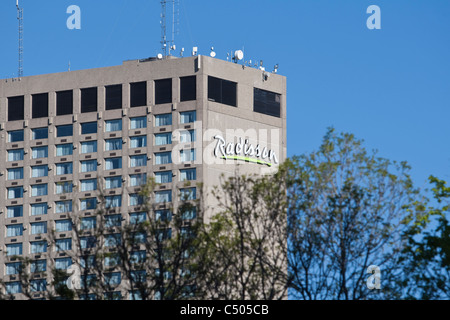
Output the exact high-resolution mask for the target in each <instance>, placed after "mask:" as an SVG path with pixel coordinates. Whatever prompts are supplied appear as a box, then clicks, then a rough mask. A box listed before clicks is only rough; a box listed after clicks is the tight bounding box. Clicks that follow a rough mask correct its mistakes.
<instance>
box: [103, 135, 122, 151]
mask: <svg viewBox="0 0 450 320" xmlns="http://www.w3.org/2000/svg"><path fill="white" fill-rule="evenodd" d="M115 150H122V138H119V139H107V140H105V151H115Z"/></svg>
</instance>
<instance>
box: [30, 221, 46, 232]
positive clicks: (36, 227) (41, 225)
mask: <svg viewBox="0 0 450 320" xmlns="http://www.w3.org/2000/svg"><path fill="white" fill-rule="evenodd" d="M42 233H47V222H35V223H31V234H42Z"/></svg>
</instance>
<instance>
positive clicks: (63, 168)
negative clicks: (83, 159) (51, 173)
mask: <svg viewBox="0 0 450 320" xmlns="http://www.w3.org/2000/svg"><path fill="white" fill-rule="evenodd" d="M72 173H73V164H72V162H63V163H57V164H56V175H62V174H72Z"/></svg>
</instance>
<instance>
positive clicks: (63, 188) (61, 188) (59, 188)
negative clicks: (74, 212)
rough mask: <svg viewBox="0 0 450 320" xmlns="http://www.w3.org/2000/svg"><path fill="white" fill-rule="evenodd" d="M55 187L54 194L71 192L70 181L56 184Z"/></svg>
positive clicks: (71, 185)
mask: <svg viewBox="0 0 450 320" xmlns="http://www.w3.org/2000/svg"><path fill="white" fill-rule="evenodd" d="M55 185H56V194H63V193H71V192H72V190H73V183H72V181H64V182H57V183H55Z"/></svg>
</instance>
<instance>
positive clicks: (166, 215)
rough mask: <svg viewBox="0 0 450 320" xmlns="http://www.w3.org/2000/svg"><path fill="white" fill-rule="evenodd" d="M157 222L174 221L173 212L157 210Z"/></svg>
mask: <svg viewBox="0 0 450 320" xmlns="http://www.w3.org/2000/svg"><path fill="white" fill-rule="evenodd" d="M155 218H156V221H170V220H172V212H171V211H170V210H156V211H155Z"/></svg>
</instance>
